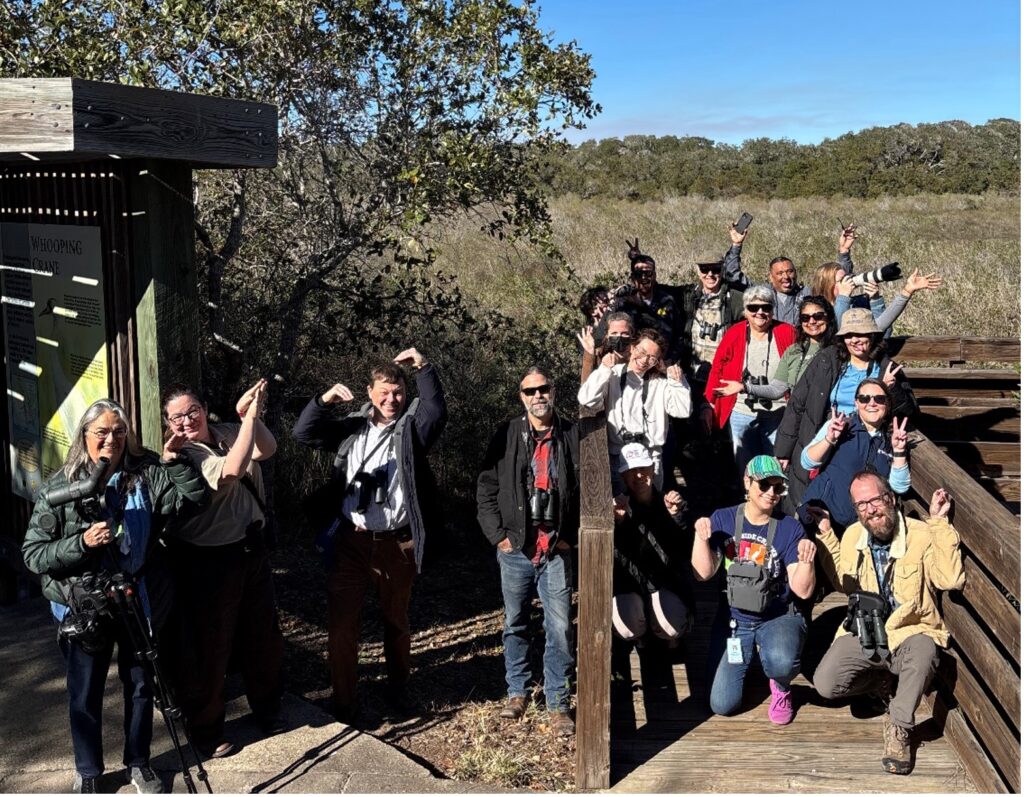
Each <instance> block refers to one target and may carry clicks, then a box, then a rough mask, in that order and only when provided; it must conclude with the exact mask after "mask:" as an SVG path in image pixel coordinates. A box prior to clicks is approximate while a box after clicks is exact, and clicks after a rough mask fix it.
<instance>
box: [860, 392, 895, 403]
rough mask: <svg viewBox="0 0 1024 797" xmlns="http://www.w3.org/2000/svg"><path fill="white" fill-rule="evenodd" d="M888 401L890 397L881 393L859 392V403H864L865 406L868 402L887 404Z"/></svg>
mask: <svg viewBox="0 0 1024 797" xmlns="http://www.w3.org/2000/svg"><path fill="white" fill-rule="evenodd" d="M888 401H889V399H887V398H886V397H885V396H883V395H879V394H875V393H871V394H868V393H858V394H857V403H858V404H861V405H864V406H867V405H868V404H885V403H886V402H888Z"/></svg>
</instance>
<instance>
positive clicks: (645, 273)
mask: <svg viewBox="0 0 1024 797" xmlns="http://www.w3.org/2000/svg"><path fill="white" fill-rule="evenodd" d="M632 277H633V279H635V280H649V279H654V269H653V268H652V269H644V268H635V269H633V271H632Z"/></svg>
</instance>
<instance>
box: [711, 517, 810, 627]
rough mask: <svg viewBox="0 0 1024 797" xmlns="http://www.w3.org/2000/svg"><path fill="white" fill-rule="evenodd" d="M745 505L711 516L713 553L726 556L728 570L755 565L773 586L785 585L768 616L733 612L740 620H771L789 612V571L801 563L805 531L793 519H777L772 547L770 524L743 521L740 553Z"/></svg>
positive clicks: (772, 604)
mask: <svg viewBox="0 0 1024 797" xmlns="http://www.w3.org/2000/svg"><path fill="white" fill-rule="evenodd" d="M743 506H744V505H743V504H740V505H739V506H730V507H726V508H725V509H719V510H717V511H716V512H714V513H712V515H711V540H710V541H709V542H710V545H711V550H712V551H714V552H716V553H724V554H725V558H726V560H727V561H726V567H728V566H729V565H730V564H732V562H736V561H753V562H755V563H757V564H759V565H761V566H762V567H764V568H765V569H766V570H767V571H768V577H769V578H770V579H771V580H772V583H773V584H781V588H780V591H779V594H778V595H777V596H776V597H775V599H774V600H773V601H772V602H771V603H770V604H769V605H768V609H767V611H765V613H764V614H753V613H751V612H744V611H740V610H739V609H733V608H730V609H729V611H730V613H731V614H732V616H733V617H735V618H737V619H758V620H771V619H773V618H775V617H779V616H781V615H783V614H785V613H786V612H787V611H789V604H790V603H791V602H792V597H793V596H792V593H791V592H790V590H789V579H788V578H787V574H786V568H787V567H788V566H789V565H791V564H795V563H796V561H797V551H796V547H797V544H798V543H799V542H800V540H802V539H803V538H804V530H803V527H802V526H801V525H800V524H799V523H798V522H797V521H796V520H795V519H794V518H791V517H781V518H778V519H777V522H778V525H777V526H776V527H775V539H774V540H773V541H772V545H771V547H770V548H769V547H768V524H767V523H765V524H763V525H760V526H758V525H754V524H753V523H751V522H750V521H749V520H747V519H746V518H745V517H744V518H743V532H742V533H741V534H740V544H739V550H738V551H737V550H736V535H735V531H736V513H737V512H742V511H743Z"/></svg>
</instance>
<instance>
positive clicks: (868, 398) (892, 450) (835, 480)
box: [800, 377, 910, 534]
mask: <svg viewBox="0 0 1024 797" xmlns="http://www.w3.org/2000/svg"><path fill="white" fill-rule="evenodd" d="M855 399H856V402H857V414H856V415H854V416H853V417H852V418H850V419H847V416H846V415H845V414H844V413H843V412H841V411H839V410H835V409H833V410H832V417H831V418H830V419H829V420H828V421H827V422H826V423H825V424H824V425H823V426H822V427H821V429H819V430H818V434H817V435H815V437H814V439H813V440H811V442H810V443H809V444H808V445H807V447H806V448H804V450H803V451H802V452H801V454H800V464H801V465H802V466H803V467H804V468H805V469H806V470H807V471H808V472H809V473H811V474H812V479H811V484H810V486H809V487H808V488H807V490H806V491H805V492H804V496H803V504H802V505H801V507H800V519H801V520H802V521H803V522H804V523H805V524H806V523H812V518H811V516H810V513H808V511H807V507H808V504H810V505H812V506H814V505H824V507H825V508H826V509H828V511H829V514H830V515H831V516H832V528H833V529H837V533H838V534H842V530H843V529H845V528H846V527H847V526H849V525H850V524H851V523H854V522H855V521H856V520H857V512H856V510H855V509H854V508H853V504H852V503H851V501H850V482H851V481H852V479H853V476H854V474H856V473H858V472H859V471H862V470H864V469H866V468H870V469H872V470H875V471H877V473H878V475H879V476H881V477H882V478H884V479H886V480H887V481H888V483H889V486H890V487H891V488H892V491H893V492H894V493H896V494H897V495H899V494H902V493H905V492H907V490H909V489H910V463H909V462H908V460H907V419H906V418H904V419H903V422H902V424H901V423H900V421H899V419H898V418H894V416H893V413H892V397H891V396H890V394H889V389H888V388H887V387H886V385H885V383H884V382H883V381H882V380H881V379H875V378H873V377H872V378H869V379H864V380H862V381H861V383H860V384H859V385H857V390H856V393H855ZM815 470H817V471H818V473H817V475H816V476H814V475H813V474H814V472H815Z"/></svg>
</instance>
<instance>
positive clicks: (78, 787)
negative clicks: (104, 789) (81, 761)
mask: <svg viewBox="0 0 1024 797" xmlns="http://www.w3.org/2000/svg"><path fill="white" fill-rule="evenodd" d="M96 780H97V779H96V778H85V777H82V776H81V775H79V774H78V773H77V772H76V773H75V783H74V785H73V786H72V787H71V793H72V794H97V793H99V789H97V788H96Z"/></svg>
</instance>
